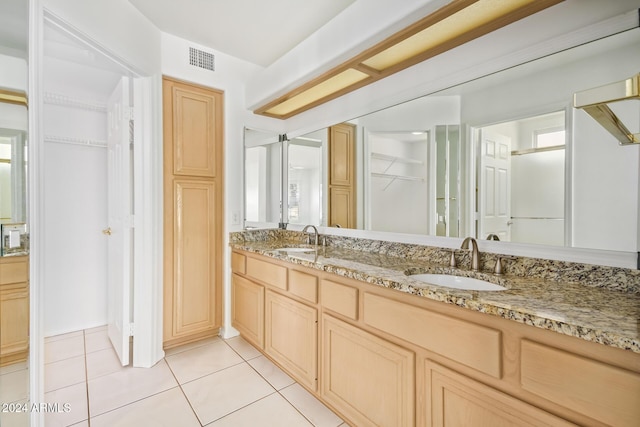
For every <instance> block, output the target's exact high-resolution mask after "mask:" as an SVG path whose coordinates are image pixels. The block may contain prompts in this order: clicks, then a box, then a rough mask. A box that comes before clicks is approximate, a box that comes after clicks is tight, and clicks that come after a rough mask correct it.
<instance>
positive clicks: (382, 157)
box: [371, 152, 424, 165]
mask: <svg viewBox="0 0 640 427" xmlns="http://www.w3.org/2000/svg"><path fill="white" fill-rule="evenodd" d="M371 158H372V159H376V160H388V161H390V162H397V163H408V164H412V165H422V164H424V162H422V161H420V160H415V159H408V158H405V157H398V156H390V155H388V154H382V153H375V152H372V153H371Z"/></svg>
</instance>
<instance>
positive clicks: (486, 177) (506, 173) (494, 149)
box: [478, 129, 511, 242]
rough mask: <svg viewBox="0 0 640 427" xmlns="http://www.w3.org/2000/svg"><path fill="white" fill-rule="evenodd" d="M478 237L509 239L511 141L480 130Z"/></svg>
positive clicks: (505, 137) (502, 136)
mask: <svg viewBox="0 0 640 427" xmlns="http://www.w3.org/2000/svg"><path fill="white" fill-rule="evenodd" d="M479 140H480V143H481V155H480V167H479V173H478V180H479V184H478V190H479V192H480V193H479V194H478V238H479V239H486V238H487V236H488V235H489V234H492V233H493V234H496V235H498V237H500V240H503V241H507V242H508V241H509V240H510V239H511V233H510V227H509V226H510V224H511V139H510V138H509V137H507V136H504V135H499V134H496V133H492V132H488V131H487V130H486V129H481V130H480V138H479Z"/></svg>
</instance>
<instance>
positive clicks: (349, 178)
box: [327, 123, 356, 228]
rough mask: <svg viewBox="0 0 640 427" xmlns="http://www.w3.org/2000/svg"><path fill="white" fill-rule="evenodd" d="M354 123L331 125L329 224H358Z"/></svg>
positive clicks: (351, 226)
mask: <svg viewBox="0 0 640 427" xmlns="http://www.w3.org/2000/svg"><path fill="white" fill-rule="evenodd" d="M355 146H356V141H355V126H353V125H350V124H348V123H341V124H338V125H335V126H331V127H330V128H329V150H328V152H329V153H328V157H329V165H328V169H329V194H328V202H327V205H328V206H327V210H328V220H327V224H328V225H329V226H330V227H332V226H336V225H340V226H341V227H346V228H355V226H356V190H355V188H356V186H355V181H356V172H355V156H356V150H355Z"/></svg>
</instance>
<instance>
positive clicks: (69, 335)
mask: <svg viewBox="0 0 640 427" xmlns="http://www.w3.org/2000/svg"><path fill="white" fill-rule="evenodd" d="M82 335H84V334H83V332H82V331H75V332H69V333H67V334H60V335H52V336H50V337H45V339H44V342H45V343H48V342H54V341H60V340H66V339H69V338H74V337H81V336H82Z"/></svg>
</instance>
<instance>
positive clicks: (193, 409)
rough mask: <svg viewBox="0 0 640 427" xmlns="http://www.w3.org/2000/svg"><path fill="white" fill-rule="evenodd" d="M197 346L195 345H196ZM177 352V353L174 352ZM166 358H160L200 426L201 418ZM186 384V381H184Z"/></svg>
mask: <svg viewBox="0 0 640 427" xmlns="http://www.w3.org/2000/svg"><path fill="white" fill-rule="evenodd" d="M196 348H197V347H196ZM176 354H179V353H176ZM166 359H167V358H166V357H164V358H163V359H162V360H164V363H166V364H167V366H168V367H169V371H170V372H171V375H173V378H174V379H175V380H176V382H177V383H178V388H180V392H182V395H183V396H184V399H185V400H186V401H187V404H188V405H189V407H190V408H191V411H193V415H195V416H196V420H198V423H199V424H200V426H201V427H202V426H204V424H202V420H201V419H200V417H199V416H198V413H197V412H196V410H195V408H194V407H193V405H192V404H191V401H190V400H189V398H188V397H187V394H186V393H185V392H184V389H183V388H182V384H180V381H178V377H176V374H175V372H173V369H171V365H170V364H169V363H168V362H167V360H166ZM185 384H186V383H185Z"/></svg>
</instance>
